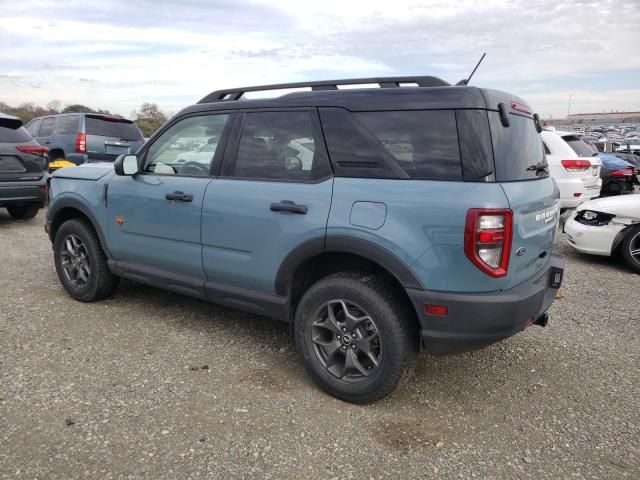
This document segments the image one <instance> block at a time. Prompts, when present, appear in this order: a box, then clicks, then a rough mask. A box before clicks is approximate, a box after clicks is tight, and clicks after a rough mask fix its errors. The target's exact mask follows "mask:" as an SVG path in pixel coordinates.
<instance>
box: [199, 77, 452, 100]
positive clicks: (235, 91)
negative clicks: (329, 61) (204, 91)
mask: <svg viewBox="0 0 640 480" xmlns="http://www.w3.org/2000/svg"><path fill="white" fill-rule="evenodd" d="M401 83H415V84H416V85H418V87H447V86H450V85H451V84H450V83H447V82H445V81H444V80H442V79H440V78H438V77H430V76H414V77H372V78H348V79H344V80H321V81H317V82H297V83H277V84H273V85H259V86H254V87H242V88H229V89H225V90H216V91H215V92H211V93H210V94H209V95H207V96H206V97H204V98H203V99H202V100H200V101H199V102H198V103H210V102H219V101H229V100H240V98H242V96H243V95H244V94H245V93H246V92H260V91H265V90H283V89H289V88H305V87H308V88H311V90H312V91H318V90H338V85H360V84H372V85H373V84H378V86H379V87H380V88H397V87H400V84H401Z"/></svg>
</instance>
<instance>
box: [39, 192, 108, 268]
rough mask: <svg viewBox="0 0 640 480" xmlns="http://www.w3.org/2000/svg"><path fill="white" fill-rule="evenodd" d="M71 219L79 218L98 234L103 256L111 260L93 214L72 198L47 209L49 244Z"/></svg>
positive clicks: (64, 199)
mask: <svg viewBox="0 0 640 480" xmlns="http://www.w3.org/2000/svg"><path fill="white" fill-rule="evenodd" d="M73 218H81V219H84V220H86V221H88V222H89V224H90V225H91V226H92V227H93V229H94V230H95V232H96V233H97V234H98V238H99V239H100V246H101V247H102V250H103V251H104V253H105V255H106V256H107V258H111V255H110V254H109V250H108V248H107V243H106V237H105V236H104V232H103V231H102V228H100V224H99V223H98V221H97V220H96V218H95V216H94V215H93V213H91V210H90V209H89V208H87V207H86V206H85V205H83V204H82V203H81V202H80V201H79V200H76V199H74V198H62V199H59V200H57V201H56V202H55V204H54V205H52V206H50V207H49V211H48V212H47V228H48V233H49V239H50V240H51V242H53V241H54V240H55V238H56V233H57V232H58V229H59V228H60V226H61V225H62V224H63V223H64V222H66V221H67V220H71V219H73Z"/></svg>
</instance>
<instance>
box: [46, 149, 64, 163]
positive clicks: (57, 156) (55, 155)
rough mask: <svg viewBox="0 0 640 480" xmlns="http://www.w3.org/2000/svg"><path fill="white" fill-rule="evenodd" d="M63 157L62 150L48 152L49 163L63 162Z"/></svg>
mask: <svg viewBox="0 0 640 480" xmlns="http://www.w3.org/2000/svg"><path fill="white" fill-rule="evenodd" d="M64 159H65V156H64V152H63V151H62V150H58V149H56V150H51V151H50V152H49V161H50V162H55V161H56V160H64Z"/></svg>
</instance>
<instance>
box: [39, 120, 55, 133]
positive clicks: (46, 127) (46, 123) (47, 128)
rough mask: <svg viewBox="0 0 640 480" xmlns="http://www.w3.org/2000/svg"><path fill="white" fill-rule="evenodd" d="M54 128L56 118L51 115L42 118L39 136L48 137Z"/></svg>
mask: <svg viewBox="0 0 640 480" xmlns="http://www.w3.org/2000/svg"><path fill="white" fill-rule="evenodd" d="M55 128H56V119H55V118H53V117H48V118H45V119H44V120H42V125H41V126H40V133H39V134H38V136H39V137H49V136H51V135H53V131H54V130H55Z"/></svg>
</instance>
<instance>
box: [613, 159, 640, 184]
mask: <svg viewBox="0 0 640 480" xmlns="http://www.w3.org/2000/svg"><path fill="white" fill-rule="evenodd" d="M615 156H616V157H618V158H621V159H622V160H624V161H625V162H627V163H630V164H631V165H633V169H634V175H635V178H634V182H633V183H635V184H636V185H640V155H635V154H633V153H621V152H616V153H615Z"/></svg>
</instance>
